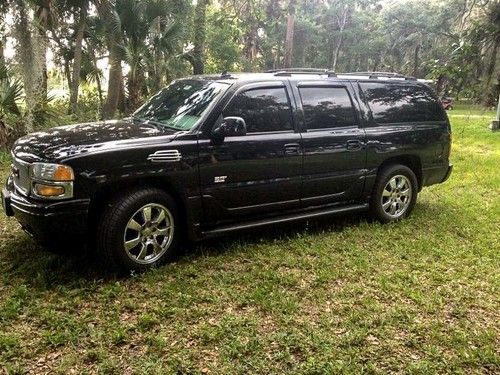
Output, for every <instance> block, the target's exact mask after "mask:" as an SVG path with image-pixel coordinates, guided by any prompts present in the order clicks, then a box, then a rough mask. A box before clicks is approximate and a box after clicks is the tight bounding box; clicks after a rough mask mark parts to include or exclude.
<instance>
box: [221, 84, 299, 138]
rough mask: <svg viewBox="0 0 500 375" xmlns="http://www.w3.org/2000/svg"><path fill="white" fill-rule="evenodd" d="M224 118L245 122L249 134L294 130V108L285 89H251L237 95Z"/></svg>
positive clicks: (226, 110) (224, 113) (227, 108)
mask: <svg viewBox="0 0 500 375" xmlns="http://www.w3.org/2000/svg"><path fill="white" fill-rule="evenodd" d="M223 115H224V117H228V116H238V117H241V118H243V119H244V120H245V122H246V125H247V132H248V133H258V132H272V131H281V130H292V129H293V123H292V108H291V106H290V100H289V99H288V95H287V93H286V91H285V88H284V87H275V88H259V89H250V90H248V91H245V92H242V93H239V94H238V95H236V96H235V97H234V98H233V100H232V101H231V103H229V105H228V106H227V107H226V108H225V109H224V112H223Z"/></svg>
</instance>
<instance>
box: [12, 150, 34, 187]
mask: <svg viewBox="0 0 500 375" xmlns="http://www.w3.org/2000/svg"><path fill="white" fill-rule="evenodd" d="M11 155H12V166H13V167H15V168H17V173H18V175H17V176H15V175H14V174H12V173H11V176H12V183H13V184H14V188H15V189H16V190H17V191H19V193H21V194H22V195H24V196H26V197H27V196H29V195H30V192H31V191H30V188H31V178H30V176H31V171H30V165H31V163H28V162H26V161H24V160H21V159H19V158H16V157H15V156H14V154H11Z"/></svg>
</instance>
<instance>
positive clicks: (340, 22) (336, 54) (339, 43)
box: [332, 7, 350, 71]
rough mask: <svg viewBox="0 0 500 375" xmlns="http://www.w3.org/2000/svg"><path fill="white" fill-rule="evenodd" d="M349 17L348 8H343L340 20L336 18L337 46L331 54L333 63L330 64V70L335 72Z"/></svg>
mask: <svg viewBox="0 0 500 375" xmlns="http://www.w3.org/2000/svg"><path fill="white" fill-rule="evenodd" d="M349 15H350V10H349V7H346V8H344V10H343V12H342V16H341V18H338V17H337V24H338V26H339V37H338V39H337V45H336V46H335V49H334V53H333V63H332V70H333V71H335V70H336V69H337V63H338V60H339V55H340V49H341V48H342V43H344V34H343V32H344V30H345V27H346V25H347V20H348V18H349Z"/></svg>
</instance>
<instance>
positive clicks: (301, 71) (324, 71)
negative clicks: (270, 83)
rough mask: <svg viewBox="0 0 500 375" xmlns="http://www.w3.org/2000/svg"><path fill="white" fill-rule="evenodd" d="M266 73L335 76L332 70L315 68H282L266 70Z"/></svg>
mask: <svg viewBox="0 0 500 375" xmlns="http://www.w3.org/2000/svg"><path fill="white" fill-rule="evenodd" d="M266 73H274V75H275V76H291V75H292V74H319V75H321V74H326V75H328V77H336V76H337V75H336V74H335V72H334V71H332V70H328V69H317V68H283V69H273V70H268V71H266Z"/></svg>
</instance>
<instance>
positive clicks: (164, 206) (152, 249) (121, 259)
mask: <svg viewBox="0 0 500 375" xmlns="http://www.w3.org/2000/svg"><path fill="white" fill-rule="evenodd" d="M179 229H180V226H179V220H178V213H177V206H176V204H175V201H174V200H173V198H172V197H171V196H170V195H168V194H167V193H165V192H164V191H163V190H160V189H156V188H144V189H137V190H134V191H128V192H124V193H123V194H121V195H120V196H118V197H117V198H115V199H114V200H112V201H110V202H109V204H108V205H107V206H106V208H105V209H104V212H103V214H102V216H101V220H100V223H99V227H98V229H97V248H98V251H99V253H100V254H102V255H103V256H104V259H105V261H106V262H107V263H108V264H109V265H110V266H112V267H113V268H115V269H118V270H124V271H134V270H135V271H143V270H146V269H148V268H151V267H154V266H157V265H160V264H162V263H163V262H165V261H166V260H167V259H168V258H170V257H172V256H173V255H174V253H175V251H176V248H177V245H178V242H179V236H180V233H179V232H180V230H179Z"/></svg>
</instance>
